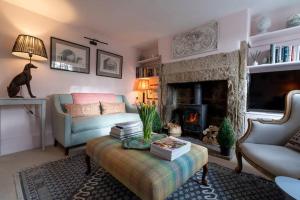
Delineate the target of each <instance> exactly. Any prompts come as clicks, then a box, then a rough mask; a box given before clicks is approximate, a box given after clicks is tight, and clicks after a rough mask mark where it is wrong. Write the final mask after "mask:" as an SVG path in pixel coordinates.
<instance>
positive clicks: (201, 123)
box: [173, 83, 207, 137]
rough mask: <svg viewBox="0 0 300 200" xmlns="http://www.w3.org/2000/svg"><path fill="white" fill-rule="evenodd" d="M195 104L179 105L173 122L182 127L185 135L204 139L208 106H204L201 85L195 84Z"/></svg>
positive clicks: (174, 113)
mask: <svg viewBox="0 0 300 200" xmlns="http://www.w3.org/2000/svg"><path fill="white" fill-rule="evenodd" d="M193 90H194V91H193V93H194V96H193V101H194V102H193V103H191V104H188V103H178V104H177V108H176V109H175V110H174V112H173V121H175V122H176V123H179V124H180V125H181V128H182V131H183V134H189V135H191V136H195V137H202V132H203V130H204V129H205V128H206V118H207V105H204V104H202V88H201V84H200V83H195V84H193Z"/></svg>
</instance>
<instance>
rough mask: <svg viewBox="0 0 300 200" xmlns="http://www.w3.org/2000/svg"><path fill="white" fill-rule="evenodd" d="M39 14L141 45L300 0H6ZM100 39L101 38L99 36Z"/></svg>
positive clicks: (289, 4)
mask: <svg viewBox="0 0 300 200" xmlns="http://www.w3.org/2000/svg"><path fill="white" fill-rule="evenodd" d="M5 1H7V2H8V3H10V4H13V5H16V6H19V7H22V8H24V9H27V10H29V11H32V12H35V13H37V14H40V15H43V16H46V17H49V18H52V19H54V20H57V21H60V22H63V23H67V24H71V25H73V26H77V27H83V28H88V29H90V30H93V31H97V32H100V33H101V34H104V35H108V36H111V37H114V38H116V39H118V40H121V41H124V42H126V43H128V44H129V45H131V46H138V45H141V44H144V43H147V42H149V41H154V40H156V39H157V38H159V37H162V36H166V35H169V34H172V33H176V32H180V31H183V30H186V29H189V28H193V27H195V26H197V25H201V24H203V23H205V22H207V21H209V20H212V19H218V18H220V17H222V16H226V15H228V14H231V13H234V12H237V11H240V10H243V9H246V8H249V9H250V10H251V11H252V14H256V13H262V12H265V11H269V10H275V9H278V8H280V7H286V6H292V5H295V4H297V3H298V4H299V0H26V1H24V0H5ZM100 39H101V38H100Z"/></svg>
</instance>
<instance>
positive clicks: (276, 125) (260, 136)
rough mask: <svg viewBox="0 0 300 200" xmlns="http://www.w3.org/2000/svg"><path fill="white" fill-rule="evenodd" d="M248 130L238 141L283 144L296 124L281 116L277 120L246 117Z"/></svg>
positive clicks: (293, 131)
mask: <svg viewBox="0 0 300 200" xmlns="http://www.w3.org/2000/svg"><path fill="white" fill-rule="evenodd" d="M248 124H249V126H248V130H247V131H246V133H245V135H244V136H243V137H242V138H240V139H239V141H238V143H243V142H248V143H256V144H270V145H284V144H285V143H286V142H287V140H288V139H289V136H290V135H291V134H293V133H295V132H296V131H297V126H295V125H296V124H293V122H291V121H288V119H287V118H285V117H283V118H282V119H279V120H274V119H272V120H269V119H256V120H252V119H248Z"/></svg>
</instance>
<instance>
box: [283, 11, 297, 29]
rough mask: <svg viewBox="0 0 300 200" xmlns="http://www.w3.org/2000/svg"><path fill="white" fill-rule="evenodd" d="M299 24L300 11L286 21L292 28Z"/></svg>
mask: <svg viewBox="0 0 300 200" xmlns="http://www.w3.org/2000/svg"><path fill="white" fill-rule="evenodd" d="M299 25H300V13H299V14H295V15H293V16H291V17H289V18H288V21H287V22H286V27H287V28H291V27H294V26H299Z"/></svg>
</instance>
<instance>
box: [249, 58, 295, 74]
mask: <svg viewBox="0 0 300 200" xmlns="http://www.w3.org/2000/svg"><path fill="white" fill-rule="evenodd" d="M247 68H248V70H249V73H262V72H276V71H289V70H300V61H297V62H284V63H275V64H262V65H252V66H248V67H247Z"/></svg>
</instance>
